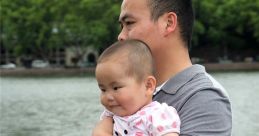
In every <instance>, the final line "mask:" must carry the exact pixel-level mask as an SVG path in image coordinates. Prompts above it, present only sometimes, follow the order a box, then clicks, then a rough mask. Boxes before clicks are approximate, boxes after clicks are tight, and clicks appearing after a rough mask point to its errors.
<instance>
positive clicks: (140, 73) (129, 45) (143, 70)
mask: <svg viewBox="0 0 259 136" xmlns="http://www.w3.org/2000/svg"><path fill="white" fill-rule="evenodd" d="M122 53H125V54H126V55H125V57H126V58H123V57H121V56H120V57H121V58H116V59H122V60H123V59H126V61H124V62H123V65H125V69H126V72H127V74H128V75H129V76H134V77H136V79H137V80H138V81H141V80H143V79H144V78H145V77H146V76H148V75H152V76H154V72H155V69H154V62H153V57H152V53H151V50H150V48H149V47H148V45H147V44H146V43H144V42H143V41H140V40H136V39H129V40H124V41H118V42H115V43H114V44H112V45H111V46H110V47H108V48H107V49H106V50H104V52H103V53H102V54H101V56H100V57H99V59H98V61H97V65H98V64H99V63H102V62H105V61H108V60H109V58H111V57H116V56H115V55H121V54H122Z"/></svg>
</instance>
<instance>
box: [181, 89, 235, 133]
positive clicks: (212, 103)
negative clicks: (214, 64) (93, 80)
mask: <svg viewBox="0 0 259 136" xmlns="http://www.w3.org/2000/svg"><path fill="white" fill-rule="evenodd" d="M215 93H217V92H216V91H208V90H203V91H199V92H197V93H196V94H194V95H193V96H192V97H191V98H189V100H188V101H187V102H186V103H185V104H184V106H183V107H182V109H181V110H180V111H179V114H180V118H181V123H182V126H181V136H187V135H188V136H189V135H207V136H223V135H224V136H230V135H231V126H232V119H231V106H230V103H229V100H228V99H227V98H224V97H220V96H219V95H216V94H215Z"/></svg>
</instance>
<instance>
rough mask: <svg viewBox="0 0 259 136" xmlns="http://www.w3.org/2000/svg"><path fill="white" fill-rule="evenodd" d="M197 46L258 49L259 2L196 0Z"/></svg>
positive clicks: (251, 0) (248, 0) (195, 34)
mask: <svg viewBox="0 0 259 136" xmlns="http://www.w3.org/2000/svg"><path fill="white" fill-rule="evenodd" d="M193 2H194V3H193V4H194V7H195V12H196V21H195V27H194V37H193V45H194V46H204V45H210V46H219V47H220V46H221V47H224V46H227V47H229V48H232V49H239V50H240V49H244V48H254V49H259V34H258V33H259V1H258V0H256V1H254V0H216V1H211V0H194V1H193Z"/></svg>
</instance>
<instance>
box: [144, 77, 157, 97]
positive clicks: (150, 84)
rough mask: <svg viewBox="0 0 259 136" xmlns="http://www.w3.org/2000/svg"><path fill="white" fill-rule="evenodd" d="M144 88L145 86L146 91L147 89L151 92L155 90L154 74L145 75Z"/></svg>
mask: <svg viewBox="0 0 259 136" xmlns="http://www.w3.org/2000/svg"><path fill="white" fill-rule="evenodd" d="M146 88H147V91H149V92H151V93H152V94H153V92H154V91H155V88H156V79H155V77H154V76H148V77H147V79H146Z"/></svg>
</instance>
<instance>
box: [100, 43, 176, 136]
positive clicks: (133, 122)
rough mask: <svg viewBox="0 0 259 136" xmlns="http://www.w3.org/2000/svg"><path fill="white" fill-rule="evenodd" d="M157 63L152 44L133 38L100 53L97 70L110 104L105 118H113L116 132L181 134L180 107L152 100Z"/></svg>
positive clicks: (103, 100) (104, 98)
mask: <svg viewBox="0 0 259 136" xmlns="http://www.w3.org/2000/svg"><path fill="white" fill-rule="evenodd" d="M153 65H154V64H153V58H152V54H151V52H150V49H149V47H148V46H147V45H146V44H145V43H144V42H142V41H139V40H133V39H131V40H125V41H119V42H116V43H114V44H113V45H111V46H110V47H109V48H107V49H106V50H105V51H104V52H103V53H102V54H101V56H100V57H99V59H98V62H97V66H96V73H95V74H96V79H97V82H98V85H99V88H100V90H101V94H100V99H101V103H102V104H103V105H104V107H105V108H106V109H105V111H104V112H103V114H102V115H101V119H103V118H106V117H112V118H113V120H114V124H113V135H115V136H119V135H131V136H162V135H163V136H178V135H179V133H180V119H179V116H178V114H177V112H176V110H175V109H174V108H173V107H170V106H168V105H167V104H166V103H162V104H160V103H158V102H156V101H152V96H153V93H154V91H155V88H156V79H155V77H154V66H153Z"/></svg>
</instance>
